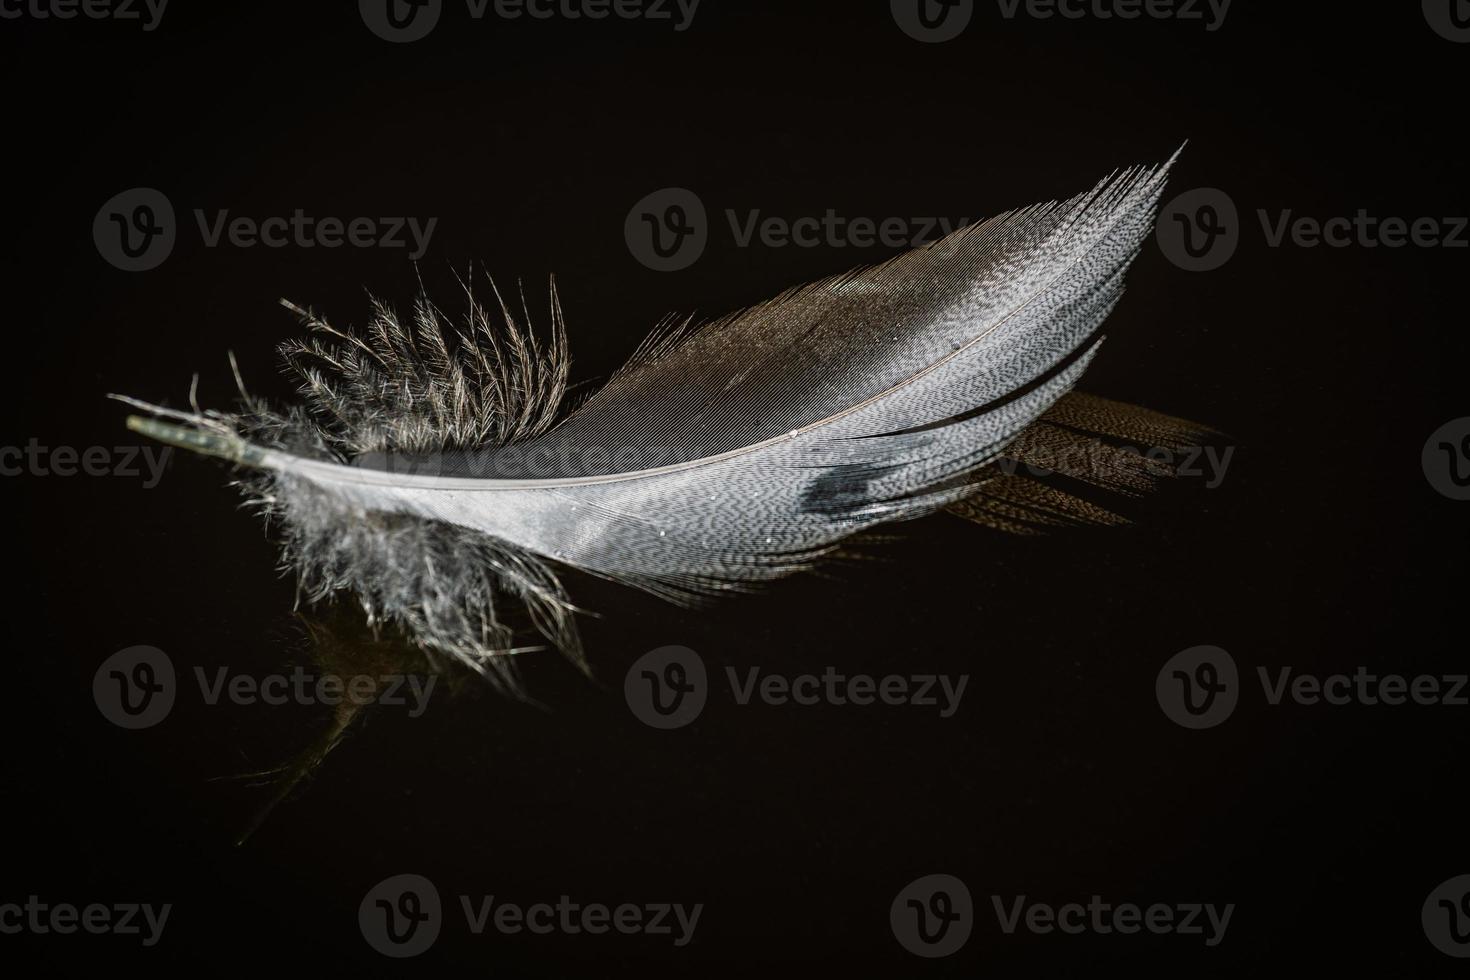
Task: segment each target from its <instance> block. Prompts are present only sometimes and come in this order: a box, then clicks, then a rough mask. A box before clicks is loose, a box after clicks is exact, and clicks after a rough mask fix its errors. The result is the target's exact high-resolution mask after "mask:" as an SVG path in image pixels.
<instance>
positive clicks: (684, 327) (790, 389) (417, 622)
mask: <svg viewBox="0 0 1470 980" xmlns="http://www.w3.org/2000/svg"><path fill="white" fill-rule="evenodd" d="M1172 162H1173V161H1172V160H1170V161H1169V163H1166V164H1164V165H1163V166H1161V167H1157V168H1151V169H1145V168H1139V169H1132V170H1128V171H1125V172H1122V173H1119V174H1116V175H1114V176H1112V177H1110V178H1107V179H1105V180H1103V181H1102V182H1100V183H1099V184H1098V185H1097V186H1096V187H1094V188H1093V189H1092V190H1090V191H1088V192H1086V193H1084V194H1081V195H1078V196H1076V197H1074V198H1071V199H1069V200H1066V201H1061V202H1051V203H1047V204H1042V205H1036V206H1033V207H1029V208H1025V209H1022V210H1019V211H1015V212H1012V213H1008V214H1004V215H1001V216H999V217H996V218H992V219H990V220H988V221H985V222H983V223H980V224H976V225H971V226H969V227H967V228H964V229H961V230H959V231H956V232H954V233H953V234H950V235H949V236H947V237H945V238H943V239H941V240H939V241H937V242H934V243H932V244H929V245H927V246H924V247H921V248H918V249H914V250H913V251H910V252H907V253H905V254H903V255H900V256H898V257H896V258H894V259H892V260H890V261H888V262H885V263H882V264H880V265H877V266H872V267H868V268H861V269H857V270H853V271H850V272H847V273H845V274H843V275H839V276H835V277H833V278H830V279H826V280H822V281H820V282H815V283H812V284H809V285H806V286H802V287H799V288H796V289H792V290H789V291H787V292H785V293H783V294H781V295H780V296H777V297H776V298H774V299H771V300H769V301H767V302H765V303H762V304H759V305H757V306H754V307H751V308H749V309H746V310H743V311H741V312H738V313H734V314H731V315H729V316H726V317H723V318H721V319H718V320H715V321H713V322H710V323H707V324H704V325H701V326H697V327H696V326H694V325H692V324H691V323H689V322H684V323H681V324H669V325H666V326H665V328H664V329H662V330H659V331H656V332H655V334H654V335H653V336H651V337H650V338H649V339H648V340H647V341H645V343H644V344H643V345H642V346H641V347H640V348H639V349H638V350H637V351H636V352H635V354H634V355H633V357H632V358H631V360H630V361H629V362H628V363H627V364H626V365H624V366H623V367H622V368H621V369H620V370H618V371H617V372H616V373H615V374H614V375H613V376H612V377H611V378H610V379H609V380H608V382H607V383H606V384H605V386H604V387H602V388H601V389H600V390H599V391H597V392H596V393H595V394H593V395H592V396H591V397H589V398H587V399H586V400H585V401H584V402H582V404H580V405H579V406H577V407H576V408H574V409H572V410H570V411H568V410H566V409H565V406H564V402H565V400H566V398H565V396H566V392H567V375H568V354H567V342H566V331H565V323H564V320H563V317H562V313H561V308H560V304H559V302H558V300H557V297H556V292H555V283H554V281H553V284H552V291H551V303H550V331H549V337H545V338H542V337H538V335H537V334H536V333H535V332H534V331H532V330H530V329H529V327H528V326H526V325H525V324H524V323H523V322H522V321H527V322H528V321H529V319H530V318H529V314H528V313H526V312H525V305H526V304H525V301H524V298H522V299H521V301H520V305H521V307H522V312H521V314H520V316H519V317H518V316H517V315H516V314H513V313H512V310H511V306H510V304H508V303H506V302H505V300H504V299H503V297H502V296H501V295H500V294H499V293H498V292H494V291H492V294H491V296H490V297H489V299H490V305H491V306H492V309H493V311H494V313H493V315H492V313H491V312H490V311H488V310H487V309H486V308H485V305H484V304H482V302H481V299H480V298H478V297H476V296H475V295H474V292H473V288H472V286H470V285H469V284H468V283H466V284H464V289H465V292H466V299H467V306H468V309H469V312H468V314H467V316H466V317H465V319H464V320H463V321H462V322H461V323H460V324H459V325H458V326H451V324H450V321H449V318H448V317H446V316H445V315H444V314H443V313H442V312H441V311H440V310H439V309H438V308H437V307H435V306H434V305H433V304H431V303H430V302H429V301H428V300H427V299H424V298H420V299H419V300H418V302H417V303H416V304H415V306H414V308H413V311H412V315H411V317H409V318H400V317H399V316H398V315H397V314H395V313H394V311H393V310H392V309H390V308H389V307H388V306H386V305H385V304H381V303H377V304H375V306H374V316H373V319H372V321H371V323H370V324H369V326H368V328H367V329H366V330H365V331H363V332H362V333H361V334H358V333H352V332H347V331H339V330H337V329H335V328H333V327H332V326H330V325H329V324H328V323H326V322H325V321H324V320H322V319H321V318H319V317H316V316H315V315H313V314H310V313H307V312H305V311H301V310H297V312H298V313H300V314H301V316H302V319H303V321H304V322H305V324H306V326H307V327H308V328H310V333H309V335H308V336H307V337H305V338H303V339H300V340H295V341H291V342H290V343H288V344H287V345H285V347H284V348H283V353H284V356H285V360H286V362H287V364H288V366H289V367H290V369H291V370H292V371H293V373H294V374H295V375H296V376H297V378H298V379H299V382H300V391H301V395H302V398H303V403H304V404H303V405H302V406H299V407H295V408H291V409H287V410H284V411H279V410H276V409H273V408H271V407H269V406H267V405H265V404H263V403H261V402H260V401H258V400H256V399H254V398H252V397H251V396H249V395H248V394H247V393H246V392H245V390H244V386H243V384H242V385H241V386H240V387H241V397H242V399H243V402H242V404H241V406H240V407H239V409H238V410H236V411H233V412H228V413H226V412H216V411H200V410H198V409H197V408H195V409H194V410H193V411H190V412H178V411H174V410H171V409H166V408H162V407H158V406H153V405H149V404H147V403H143V402H137V401H135V400H133V399H123V400H125V401H128V402H129V403H131V404H134V405H138V406H140V407H142V408H144V409H146V410H147V411H148V412H149V413H150V416H151V417H147V418H144V417H136V416H135V417H131V418H130V419H129V425H130V426H131V427H132V428H133V429H135V430H136V431H138V432H141V433H143V434H146V435H149V436H151V437H154V438H157V439H160V440H163V441H166V442H170V443H173V444H175V445H180V446H184V447H187V448H190V449H194V450H196V451H199V452H202V453H206V454H210V455H215V456H220V457H223V458H225V459H227V460H230V461H231V462H233V463H235V464H238V465H239V466H240V467H242V468H243V470H244V476H243V477H242V478H241V482H242V485H243V487H244V489H245V491H246V492H247V494H248V495H249V497H250V499H251V500H252V501H253V502H254V503H256V504H257V505H259V506H260V507H262V508H263V509H264V510H265V511H266V512H267V513H268V515H269V516H270V517H272V518H274V519H275V520H276V521H277V522H278V523H279V525H280V527H281V528H282V530H283V537H284V551H285V554H286V558H287V561H288V564H289V565H290V566H291V567H292V568H294V569H295V571H296V572H297V574H298V575H299V578H300V581H301V584H302V587H303V590H304V591H305V593H306V595H307V597H308V598H310V599H313V600H316V599H322V598H325V597H327V596H330V595H333V594H335V593H338V592H341V591H344V590H346V591H350V592H352V593H354V594H355V595H356V596H357V598H358V599H359V601H360V602H361V604H362V607H363V609H364V611H365V612H366V614H367V616H368V619H369V621H370V622H372V623H375V624H376V623H380V622H395V623H397V624H398V625H400V626H401V627H403V628H404V629H405V630H406V631H407V632H408V634H409V635H411V636H412V637H413V638H414V639H415V640H416V641H417V642H418V643H419V644H421V645H422V646H424V647H426V648H428V649H431V650H434V651H438V652H440V653H443V654H448V655H450V656H452V657H455V658H457V659H458V660H460V661H462V662H463V663H465V664H467V665H469V666H470V667H472V668H474V669H475V670H477V671H479V672H481V673H482V674H485V675H486V676H487V677H489V678H490V679H492V680H494V681H497V682H500V683H502V684H504V685H506V686H507V687H509V688H513V687H514V670H513V658H512V657H511V654H513V653H515V652H517V648H516V647H514V646H513V644H512V640H513V634H514V630H513V629H512V628H511V627H510V626H509V625H507V622H508V617H507V615H506V606H507V602H508V601H509V602H511V603H513V604H516V605H518V606H520V607H523V608H524V609H526V610H527V611H528V612H529V614H530V617H531V620H532V622H533V623H534V625H535V626H536V627H537V628H538V629H539V630H540V632H541V633H542V634H543V635H544V636H546V637H547V638H548V639H549V640H550V642H551V643H553V644H554V645H556V646H557V647H559V648H561V649H562V650H563V651H565V652H566V653H568V655H570V656H572V657H573V658H574V659H576V660H578V661H579V662H580V660H581V654H580V648H579V646H578V641H577V635H576V629H575V626H574V624H573V613H574V612H575V607H574V606H573V605H572V603H571V600H570V598H569V597H568V595H567V594H566V592H565V590H564V588H563V587H562V585H561V583H560V581H559V579H558V578H557V574H556V568H557V566H565V567H570V568H575V569H580V570H583V571H586V572H590V573H592V574H595V575H599V576H603V577H606V578H608V579H611V580H614V581H617V582H620V583H624V584H626V585H629V586H634V587H637V588H640V589H643V590H646V591H648V592H651V593H653V594H655V595H658V596H661V597H663V598H666V599H669V600H671V601H675V602H689V601H694V600H697V599H699V598H701V597H704V596H709V595H712V594H717V593H720V592H724V591H729V590H743V589H749V588H752V587H754V586H756V585H758V584H759V583H762V582H765V581H768V580H771V579H775V578H779V577H781V576H784V575H788V574H791V573H793V572H796V571H800V570H802V569H806V568H809V567H811V566H812V565H813V564H814V563H816V562H818V561H819V560H821V559H822V558H823V557H824V556H826V555H829V554H831V553H832V552H833V551H834V550H835V549H837V548H838V547H839V546H840V544H841V543H842V542H843V541H844V540H845V539H847V538H849V537H851V536H852V535H854V534H857V533H859V532H863V531H866V530H869V529H871V528H873V527H875V526H877V525H880V524H885V523H889V522H893V521H898V520H906V519H911V518H916V517H919V516H922V515H925V514H929V513H931V512H934V511H936V510H939V509H942V508H947V507H957V508H960V509H961V510H962V511H963V512H965V513H967V514H968V516H971V517H974V518H976V519H978V520H982V521H983V522H986V523H990V524H992V525H993V526H997V527H1008V529H1013V530H1016V529H1021V528H1023V527H1034V526H1045V525H1047V524H1054V523H1057V522H1059V521H1061V520H1064V519H1077V520H1083V521H1089V522H1093V523H1109V522H1110V521H1109V518H1110V517H1111V516H1112V515H1110V514H1108V512H1107V511H1106V510H1104V509H1102V508H1095V507H1092V506H1091V505H1088V504H1085V503H1080V502H1078V501H1076V500H1073V501H1072V502H1071V503H1070V504H1067V503H1065V502H1064V501H1063V500H1061V499H1060V497H1065V496H1066V495H1065V494H1060V497H1059V496H1058V494H1059V493H1060V492H1059V491H1051V490H1048V489H1046V488H1045V487H1039V485H1037V484H1034V483H1030V482H1029V481H1026V480H1024V479H1020V478H1016V477H1014V476H1006V475H1004V474H998V473H997V472H996V469H995V467H996V464H997V463H998V462H999V461H1003V460H1006V459H1011V460H1017V459H1019V460H1025V459H1027V458H1028V456H1027V454H1028V453H1030V454H1031V457H1030V458H1035V457H1036V454H1037V453H1038V452H1040V450H1039V449H1038V447H1042V448H1044V447H1045V446H1046V444H1047V443H1046V441H1045V440H1046V438H1047V436H1048V433H1050V434H1051V435H1052V436H1058V435H1060V436H1063V437H1065V436H1066V434H1067V433H1075V432H1077V431H1080V430H1079V428H1078V424H1077V423H1078V416H1079V413H1082V414H1086V415H1088V417H1089V418H1090V419H1092V420H1093V421H1094V422H1095V423H1096V424H1095V425H1094V431H1103V430H1105V429H1106V428H1107V427H1108V426H1109V425H1113V426H1114V427H1116V425H1117V424H1118V420H1119V419H1120V418H1123V417H1125V416H1126V415H1127V413H1126V412H1125V411H1122V410H1121V409H1119V410H1114V408H1110V407H1109V406H1111V405H1112V403H1102V402H1101V401H1100V400H1098V401H1094V402H1091V403H1082V402H1079V401H1078V400H1077V399H1078V398H1080V397H1081V396H1073V397H1072V398H1070V399H1066V400H1063V399H1064V396H1066V395H1067V393H1068V392H1069V391H1070V390H1071V389H1072V387H1073V386H1074V385H1075V384H1076V383H1077V380H1078V379H1079V378H1080V377H1081V376H1082V374H1083V372H1084V371H1085V370H1086V368H1087V365H1088V363H1089V362H1090V361H1091V359H1092V357H1093V356H1094V354H1095V353H1096V351H1097V348H1098V344H1099V342H1100V341H1099V338H1098V337H1097V331H1098V328H1099V326H1100V325H1101V324H1102V322H1103V320H1104V319H1105V318H1106V317H1107V315H1108V314H1109V313H1110V312H1111V311H1112V309H1113V307H1114V305H1115V304H1116V303H1117V301H1118V298H1119V295H1120V293H1121V290H1122V285H1123V277H1124V273H1125V272H1126V270H1127V269H1128V266H1129V265H1130V263H1131V262H1132V261H1133V259H1134V257H1135V256H1136V255H1137V253H1138V250H1139V247H1140V245H1141V243H1142V242H1143V241H1144V240H1145V238H1146V236H1147V235H1148V233H1149V231H1150V228H1151V226H1152V222H1153V216H1154V212H1155V210H1156V208H1157V205H1158V201H1159V196H1160V193H1161V191H1162V188H1163V186H1164V181H1165V178H1166V175H1167V173H1168V169H1169V166H1170V164H1172ZM293 309H294V307H293ZM497 320H498V321H499V322H498V323H497V322H496V321H497ZM237 378H238V372H237ZM1134 421H1135V423H1139V422H1141V424H1142V425H1143V426H1144V427H1145V428H1149V427H1152V429H1153V430H1154V431H1155V432H1156V433H1161V434H1164V435H1167V436H1169V437H1171V438H1175V439H1186V438H1189V437H1190V436H1191V435H1192V433H1191V432H1190V431H1189V429H1188V426H1187V425H1184V424H1182V423H1181V424H1176V423H1175V422H1174V420H1169V419H1166V418H1165V417H1162V416H1148V417H1144V416H1135V417H1134ZM1098 445H1099V446H1102V445H1103V444H1101V443H1099V444H1098ZM1105 448H1106V447H1104V449H1105ZM1008 451H1010V452H1011V453H1012V455H1011V456H1007V455H1006V454H1007V452H1008ZM1115 462H1118V466H1117V470H1116V472H1114V473H1112V474H1111V475H1109V476H1107V477H1104V478H1099V479H1098V480H1096V481H1095V482H1103V483H1106V484H1109V485H1112V486H1114V487H1118V488H1122V489H1125V490H1126V489H1129V488H1134V487H1137V486H1139V485H1141V484H1142V483H1144V482H1146V481H1147V480H1148V479H1149V478H1150V474H1149V473H1148V472H1147V468H1146V466H1140V465H1138V464H1137V463H1136V462H1127V461H1115ZM1084 476H1085V474H1084ZM987 488H988V489H987Z"/></svg>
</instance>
